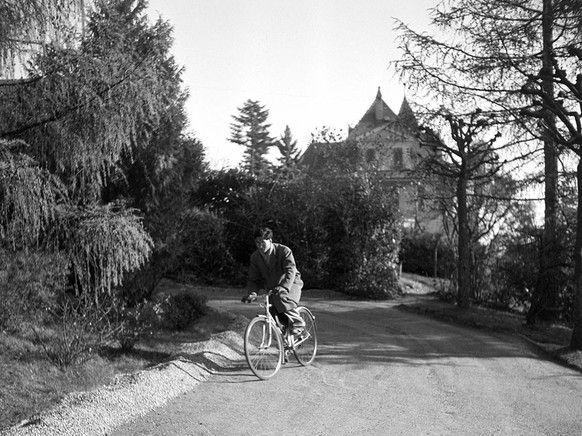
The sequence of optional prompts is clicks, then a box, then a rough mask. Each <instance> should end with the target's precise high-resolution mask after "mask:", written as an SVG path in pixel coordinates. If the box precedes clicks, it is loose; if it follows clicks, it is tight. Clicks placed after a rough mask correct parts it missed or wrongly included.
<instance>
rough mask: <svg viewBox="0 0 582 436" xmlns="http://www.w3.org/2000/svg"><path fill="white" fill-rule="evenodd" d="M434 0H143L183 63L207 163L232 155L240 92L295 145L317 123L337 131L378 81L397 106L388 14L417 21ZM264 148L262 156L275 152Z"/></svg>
mask: <svg viewBox="0 0 582 436" xmlns="http://www.w3.org/2000/svg"><path fill="white" fill-rule="evenodd" d="M437 3H438V0H408V1H405V2H403V1H396V0H149V14H150V16H151V17H152V19H157V18H158V17H161V18H162V19H164V20H167V21H169V22H170V23H171V24H172V26H173V28H174V49H173V55H174V57H175V58H176V61H177V63H178V65H181V66H182V67H183V68H184V73H183V76H182V78H183V81H184V86H185V87H186V88H187V89H188V90H189V93H190V97H189V100H188V102H187V103H186V110H187V113H188V116H189V119H190V126H189V130H190V132H192V133H193V134H194V135H195V136H196V137H197V138H198V139H199V140H200V141H201V142H202V143H203V144H204V146H205V149H206V158H207V160H208V162H209V163H210V165H211V167H213V168H216V169H220V168H231V167H236V166H238V165H239V164H240V162H241V160H242V157H243V152H244V147H242V146H240V145H237V144H232V143H230V142H229V141H228V138H229V137H230V124H231V122H232V121H233V119H232V116H233V115H237V114H238V113H239V108H241V107H242V106H243V104H244V102H245V101H247V100H248V99H251V100H256V101H259V103H260V104H261V105H263V106H264V107H265V108H266V109H268V111H269V117H268V120H267V123H268V124H270V125H271V127H270V129H269V131H270V133H271V136H273V137H275V138H280V137H281V136H282V135H283V132H284V130H285V127H286V126H287V125H288V126H289V128H290V129H291V133H292V134H293V137H294V139H295V140H297V145H298V147H299V148H300V149H301V150H305V149H306V148H307V146H308V144H309V142H310V139H311V135H312V133H316V132H317V131H318V130H320V129H321V128H323V127H327V128H331V129H332V130H333V131H336V132H343V133H344V134H345V133H347V129H348V127H349V126H354V125H355V124H356V123H357V122H358V121H359V120H360V118H361V117H362V116H363V115H364V113H365V112H366V111H367V110H368V108H369V107H370V105H371V104H372V103H373V101H374V99H375V97H376V93H377V92H378V87H380V90H381V93H382V97H383V99H384V101H385V102H386V103H387V104H388V106H390V108H391V109H392V110H393V111H395V112H398V110H399V109H400V104H401V103H402V99H403V98H404V96H406V97H407V98H408V99H411V100H414V96H411V95H409V93H406V92H405V86H404V84H402V83H400V81H399V79H398V77H397V75H396V74H395V71H394V70H393V69H392V68H390V65H389V64H390V61H392V60H396V59H398V58H399V57H400V55H401V53H400V51H399V50H398V47H397V41H396V37H397V32H396V30H395V27H396V23H395V19H399V20H401V21H402V22H404V23H405V24H408V25H410V26H411V27H412V28H414V29H415V30H423V29H426V28H427V26H428V23H429V21H430V20H429V11H428V9H430V8H432V7H434V6H435V5H436V4H437ZM276 156H277V153H274V154H273V156H272V158H275V157H276Z"/></svg>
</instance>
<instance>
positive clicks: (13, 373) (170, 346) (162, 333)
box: [0, 282, 231, 431]
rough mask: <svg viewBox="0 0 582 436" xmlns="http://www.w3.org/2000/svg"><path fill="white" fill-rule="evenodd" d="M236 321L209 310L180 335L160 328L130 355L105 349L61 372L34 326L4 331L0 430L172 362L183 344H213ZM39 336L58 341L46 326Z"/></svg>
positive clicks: (170, 287)
mask: <svg viewBox="0 0 582 436" xmlns="http://www.w3.org/2000/svg"><path fill="white" fill-rule="evenodd" d="M165 288H166V289H162V290H161V292H167V293H174V292H179V291H180V290H183V289H184V288H186V289H188V290H190V291H193V292H195V291H196V287H194V286H189V285H177V284H175V283H170V282H168V283H167V284H166V287H165ZM230 322H231V317H230V316H229V315H228V314H225V313H217V312H215V311H212V310H211V309H209V312H208V314H207V315H204V316H202V317H200V318H199V319H197V320H196V321H195V322H194V323H192V324H191V325H189V326H187V327H186V328H185V329H183V330H180V331H171V330H168V329H164V328H161V329H158V330H156V331H153V332H151V334H150V335H148V336H147V337H145V338H143V339H142V340H141V341H140V342H138V344H137V345H136V346H135V348H134V349H133V350H131V351H129V352H122V351H121V349H120V348H117V347H114V348H106V349H104V350H102V351H101V352H100V353H99V354H95V355H93V356H92V358H91V359H90V360H88V361H86V362H84V363H82V364H77V365H72V366H69V367H66V368H64V369H59V368H57V367H56V366H55V365H53V364H52V363H51V362H50V361H49V360H48V359H47V357H46V354H45V352H44V349H43V347H42V345H41V344H40V343H39V341H38V340H37V338H36V335H35V334H34V332H33V331H32V329H31V328H29V327H26V326H25V327H22V328H21V329H20V331H21V333H19V334H14V333H12V334H11V333H8V332H2V331H0V386H1V388H0V431H2V430H4V429H6V428H8V427H11V426H13V425H16V424H19V423H20V422H22V421H23V420H26V419H30V418H31V417H33V416H34V415H35V414H37V413H39V412H41V411H43V410H46V409H49V408H51V407H53V406H54V405H55V404H56V403H57V402H58V401H60V400H61V399H62V398H63V397H64V396H65V395H67V394H68V393H71V392H79V391H89V390H92V389H95V388H97V387H100V386H104V385H107V384H110V383H112V382H113V381H114V380H115V377H117V376H119V375H121V374H128V373H133V372H136V371H139V370H142V369H145V368H147V367H149V366H152V365H155V364H158V363H161V362H164V361H167V360H169V359H171V358H172V354H173V353H174V352H175V350H176V349H178V348H179V347H180V346H181V345H182V344H183V343H186V342H196V341H201V340H206V339H208V338H209V337H210V336H211V335H212V334H213V333H218V332H220V331H224V330H226V329H227V327H228V325H229V323H230ZM35 328H36V329H37V331H39V333H40V336H41V337H44V338H48V337H54V336H55V335H54V334H52V333H53V332H52V331H50V329H48V328H47V327H46V326H43V327H39V326H35Z"/></svg>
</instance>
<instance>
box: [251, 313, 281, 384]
mask: <svg viewBox="0 0 582 436" xmlns="http://www.w3.org/2000/svg"><path fill="white" fill-rule="evenodd" d="M244 345H245V357H246V359H247V363H248V364H249V367H250V368H251V371H252V372H253V373H254V374H255V375H256V376H257V377H259V378H260V379H262V380H266V379H268V378H271V377H273V376H274V375H275V374H276V373H277V371H279V368H281V363H282V361H283V340H282V339H281V334H280V333H279V331H278V330H277V329H276V328H273V327H272V326H271V325H270V323H269V321H267V319H266V318H265V317H262V316H257V317H255V318H253V319H251V321H250V322H249V324H248V325H247V328H246V330H245V338H244Z"/></svg>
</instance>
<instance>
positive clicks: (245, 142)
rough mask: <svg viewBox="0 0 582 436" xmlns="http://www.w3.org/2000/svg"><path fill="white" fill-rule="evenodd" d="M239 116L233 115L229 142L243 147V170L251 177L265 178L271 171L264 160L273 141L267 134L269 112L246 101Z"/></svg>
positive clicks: (258, 105) (256, 102) (253, 102)
mask: <svg viewBox="0 0 582 436" xmlns="http://www.w3.org/2000/svg"><path fill="white" fill-rule="evenodd" d="M238 110H239V114H238V115H233V116H232V118H233V119H234V122H232V123H231V125H230V132H231V135H230V138H229V139H228V140H229V141H230V142H233V143H235V144H239V145H242V146H244V147H245V152H244V159H243V168H244V169H245V171H247V172H248V173H249V174H251V175H252V176H265V175H267V174H268V173H269V171H270V169H271V164H270V163H269V161H268V160H267V159H266V155H267V153H268V152H269V148H270V147H272V146H273V145H274V142H275V141H274V140H273V138H272V137H271V136H270V134H269V128H270V127H271V125H270V124H267V118H268V117H269V111H268V110H267V109H265V107H264V106H263V105H261V104H260V103H259V102H258V101H255V100H251V99H248V100H247V101H246V102H245V103H244V104H243V106H242V107H240V108H238Z"/></svg>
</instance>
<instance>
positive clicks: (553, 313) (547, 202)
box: [527, 0, 561, 324]
mask: <svg viewBox="0 0 582 436" xmlns="http://www.w3.org/2000/svg"><path fill="white" fill-rule="evenodd" d="M553 22H554V14H553V10H552V0H544V3H543V15H542V38H543V56H542V70H543V71H544V75H543V80H542V88H543V90H544V93H545V94H546V95H548V96H553V95H554V82H553V81H552V78H551V76H552V68H553V67H552V61H551V55H552V50H553V25H554V24H553ZM544 122H545V123H546V125H547V130H548V131H550V132H553V131H555V125H556V120H555V116H554V114H552V113H551V112H550V111H546V116H545V119H544ZM544 174H545V192H544V206H545V212H544V231H543V235H542V249H541V252H540V271H539V274H538V280H537V282H536V285H535V288H534V295H533V300H532V305H531V308H530V310H529V312H528V315H527V322H528V323H529V324H535V323H536V322H538V321H545V322H553V321H557V318H558V316H559V310H558V295H559V292H560V287H561V279H560V277H561V274H560V250H559V244H558V238H557V211H558V207H557V205H558V151H557V149H556V146H555V143H554V141H553V139H552V138H551V135H549V134H546V135H545V137H544Z"/></svg>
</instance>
